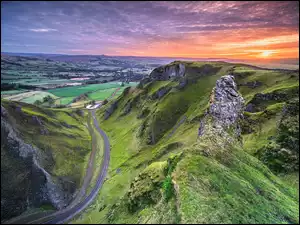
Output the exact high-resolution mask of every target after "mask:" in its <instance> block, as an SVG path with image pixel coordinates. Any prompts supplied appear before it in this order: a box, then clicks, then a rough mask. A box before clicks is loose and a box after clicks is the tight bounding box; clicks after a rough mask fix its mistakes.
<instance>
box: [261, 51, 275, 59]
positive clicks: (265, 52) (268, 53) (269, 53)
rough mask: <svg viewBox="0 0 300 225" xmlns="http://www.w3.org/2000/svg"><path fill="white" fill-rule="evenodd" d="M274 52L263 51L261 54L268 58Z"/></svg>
mask: <svg viewBox="0 0 300 225" xmlns="http://www.w3.org/2000/svg"><path fill="white" fill-rule="evenodd" d="M272 54H273V52H272V51H263V52H262V53H261V54H260V56H261V57H265V58H267V57H269V56H270V55H272Z"/></svg>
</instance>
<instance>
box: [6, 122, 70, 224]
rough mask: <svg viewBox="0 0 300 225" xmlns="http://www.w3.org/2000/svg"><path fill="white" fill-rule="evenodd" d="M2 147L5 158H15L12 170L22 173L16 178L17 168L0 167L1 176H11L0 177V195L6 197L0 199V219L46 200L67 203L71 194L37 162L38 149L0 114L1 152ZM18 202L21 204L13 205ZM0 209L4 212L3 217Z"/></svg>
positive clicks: (41, 159)
mask: <svg viewBox="0 0 300 225" xmlns="http://www.w3.org/2000/svg"><path fill="white" fill-rule="evenodd" d="M2 151H3V153H4V152H5V159H6V160H11V161H12V162H14V161H17V162H18V163H17V165H15V166H14V167H15V170H16V171H19V170H21V171H20V172H21V173H24V174H26V177H24V179H21V180H18V177H17V176H18V172H16V171H15V172H14V171H6V170H3V171H1V177H2V176H3V177H9V176H12V175H13V176H14V177H12V181H13V182H12V183H11V182H7V178H6V179H5V180H1V183H2V182H3V181H5V182H3V183H2V184H1V186H2V187H1V196H3V197H4V199H9V201H3V202H2V203H3V204H2V203H1V219H2V218H4V219H9V218H11V217H12V216H17V215H20V214H21V213H22V212H24V211H25V210H26V208H27V207H31V206H33V207H39V206H40V205H41V204H44V203H48V204H49V203H50V204H52V205H53V206H54V207H55V208H57V209H62V208H63V207H65V206H66V205H67V204H68V202H69V200H70V199H71V198H72V196H71V195H70V194H69V193H66V192H64V191H63V188H62V187H61V184H59V183H57V182H54V181H53V177H52V176H50V174H49V173H48V172H47V171H46V170H45V169H44V168H43V167H42V166H41V165H42V164H43V162H44V161H45V159H44V157H43V155H42V154H41V152H40V150H39V149H37V148H35V147H34V146H32V145H30V144H27V143H25V142H24V141H23V140H22V139H21V138H19V137H18V134H17V133H16V132H15V131H14V129H13V127H12V126H11V125H10V124H9V123H8V122H7V121H6V119H4V118H3V117H1V154H2ZM1 160H2V159H1ZM21 168H22V169H21ZM2 188H3V192H2ZM4 190H5V191H4ZM22 190H27V191H22ZM6 202H7V203H6ZM19 205H20V206H22V207H17V206H19ZM2 212H3V213H4V214H5V216H4V217H2Z"/></svg>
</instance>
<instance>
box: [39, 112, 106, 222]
mask: <svg viewBox="0 0 300 225" xmlns="http://www.w3.org/2000/svg"><path fill="white" fill-rule="evenodd" d="M91 113H92V117H93V121H94V125H95V127H96V129H97V131H98V132H99V133H100V135H101V136H102V138H103V140H104V158H103V162H102V164H101V169H100V171H101V172H100V174H99V176H98V179H97V181H96V185H95V187H94V188H93V189H92V191H91V193H90V194H89V195H88V196H87V197H86V198H85V199H84V200H83V201H81V202H80V203H78V204H77V205H75V206H73V207H72V208H70V209H69V210H67V211H66V212H62V213H61V214H58V215H57V216H55V218H53V219H50V220H48V221H46V222H44V223H43V224H60V223H64V222H66V221H68V220H70V219H72V218H73V217H74V216H76V215H78V214H79V213H80V212H81V211H82V210H84V209H85V208H86V207H87V206H88V205H89V204H90V203H91V202H92V201H93V200H94V198H95V197H96V196H97V194H98V192H99V190H100V188H101V187H102V185H103V182H104V179H105V177H106V174H107V170H108V165H109V160H110V144H109V140H108V137H107V136H106V134H105V133H104V131H103V130H102V129H101V128H100V127H99V124H98V121H97V118H96V116H95V110H91Z"/></svg>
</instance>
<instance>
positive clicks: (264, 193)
mask: <svg viewBox="0 0 300 225" xmlns="http://www.w3.org/2000/svg"><path fill="white" fill-rule="evenodd" d="M227 74H231V75H232V76H233V77H232V79H233V80H232V79H231V78H230V79H229V80H228V79H227V80H226V79H225V80H224V77H223V76H224V75H227ZM220 78H222V79H220ZM225 78H226V77H225ZM216 90H219V91H216ZM226 93H230V95H228V96H233V99H232V98H231V97H227V98H225V97H224V96H227V94H226ZM238 96H240V97H238ZM237 97H238V98H241V100H238V101H236V100H235V98H237ZM290 100H293V101H290ZM297 101H298V102H299V72H298V71H273V70H263V69H260V68H256V67H252V66H248V65H243V64H230V63H224V62H210V63H208V62H173V63H171V64H168V65H166V66H162V67H159V68H157V69H155V70H154V71H153V72H152V73H151V74H150V76H149V77H148V78H145V79H144V80H143V81H141V82H140V84H139V85H138V86H137V88H126V89H125V90H124V92H123V94H122V95H121V96H120V97H119V98H118V99H116V100H115V101H114V102H112V103H111V104H107V105H105V107H104V108H102V109H100V110H98V112H97V117H98V120H99V121H100V123H101V124H102V127H103V129H104V130H105V132H106V133H107V135H108V136H109V138H110V142H111V146H112V151H111V161H110V166H109V175H108V178H107V180H106V182H105V183H104V186H103V188H102V190H101V192H100V195H99V196H98V199H97V201H96V202H95V204H93V205H92V206H90V207H89V209H88V210H86V212H85V213H83V214H82V215H81V216H80V217H78V218H76V219H75V220H74V223H249V222H250V223H259V222H261V223H277V222H278V223H297V222H299V214H298V211H299V203H298V202H299V196H298V188H299V187H298V178H297V174H298V172H297V171H298V168H299V150H298V149H299V147H298V146H299V145H298V146H295V148H293V147H292V146H287V147H286V148H288V149H289V152H291V156H292V157H291V158H292V159H293V160H289V161H288V162H282V163H281V162H280V161H278V160H276V159H275V158H272V156H271V157H270V154H268V152H270V150H269V149H270V148H268V143H269V141H270V139H272V138H274V139H272V140H274V142H276V143H277V144H278V145H284V143H285V142H284V141H287V139H286V136H287V135H280V132H281V133H282V132H286V131H285V130H286V125H285V126H283V128H280V129H277V128H278V126H280V125H279V124H281V123H283V124H286V123H287V124H290V123H289V122H281V123H279V122H278V121H281V120H280V118H282V116H283V111H282V109H283V108H284V107H285V106H286V107H288V108H291V110H290V111H292V112H289V114H285V115H291V116H290V117H288V118H291V120H292V122H293V123H292V124H293V128H292V131H288V132H289V133H288V134H290V133H292V136H293V138H296V136H295V135H296V134H297V132H296V131H297V127H295V123H294V121H296V120H297V118H299V110H296V108H295V107H294V105H295V104H297ZM228 102H229V103H230V104H227V103H228ZM219 103H220V104H219ZM223 103H224V104H223ZM290 105H292V106H290ZM297 115H298V116H297ZM283 117H284V116H283ZM216 121H218V122H216ZM282 121H284V120H282ZM220 133H221V134H220ZM275 136H278V138H275ZM281 139H283V141H282V140H281ZM293 140H294V139H293ZM293 143H296V142H293ZM265 145H266V146H265ZM290 148H293V150H291V149H290ZM264 152H265V154H264ZM279 152H280V150H279ZM268 160H269V161H268ZM272 160H273V161H274V160H275V161H276V162H277V163H279V164H283V163H285V164H286V163H289V162H291V164H293V166H291V169H290V170H282V171H280V172H279V171H277V170H274V168H273V167H272V166H270V165H272V163H271V164H270V163H268V162H273V161H272ZM268 166H269V168H268ZM276 168H277V167H276ZM274 173H275V174H274Z"/></svg>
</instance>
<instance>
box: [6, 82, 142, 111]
mask: <svg viewBox="0 0 300 225" xmlns="http://www.w3.org/2000/svg"><path fill="white" fill-rule="evenodd" d="M136 85H137V82H130V83H128V84H124V86H121V82H109V83H104V84H90V85H84V86H83V85H82V86H73V87H64V88H56V89H49V90H46V91H26V90H13V91H4V92H1V96H2V97H3V98H4V99H7V100H12V101H20V102H25V103H30V104H33V103H34V102H35V101H37V100H40V101H43V98H44V97H46V96H51V97H52V98H53V99H55V101H54V104H55V105H68V104H70V103H72V100H73V99H74V98H76V97H77V96H79V95H82V94H87V96H88V98H87V99H85V100H84V101H82V100H81V101H79V102H76V103H77V104H75V103H73V104H75V105H76V106H80V107H81V106H83V105H84V103H86V102H88V101H89V100H95V101H99V100H104V99H106V98H108V97H109V96H111V95H112V94H113V93H114V92H115V91H116V90H117V89H118V88H119V90H118V91H117V92H116V94H115V95H114V98H117V97H118V96H119V95H120V94H121V93H122V92H123V90H124V89H125V88H126V87H128V86H136ZM75 105H74V106H75ZM43 106H48V105H47V104H43Z"/></svg>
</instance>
